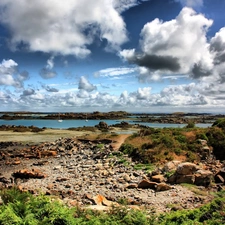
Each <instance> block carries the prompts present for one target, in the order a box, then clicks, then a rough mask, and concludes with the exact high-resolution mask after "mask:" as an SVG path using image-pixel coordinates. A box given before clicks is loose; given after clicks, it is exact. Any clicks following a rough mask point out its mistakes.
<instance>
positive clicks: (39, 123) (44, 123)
mask: <svg viewBox="0 0 225 225" xmlns="http://www.w3.org/2000/svg"><path fill="white" fill-rule="evenodd" d="M100 121H104V122H106V123H107V124H108V125H113V124H118V123H121V122H122V121H123V120H88V121H87V122H86V121H85V120H63V122H61V123H59V122H58V121H57V120H0V125H15V126H19V125H22V126H32V125H33V126H36V127H39V128H42V127H47V128H57V129H67V128H69V127H83V126H95V125H97V124H99V122H100ZM126 122H128V123H130V124H135V123H136V122H133V121H132V120H131V121H128V120H126ZM138 124H140V125H145V126H149V127H155V128H164V127H180V128H182V127H184V126H186V124H166V123H141V122H138ZM211 125H212V124H208V123H207V124H203V123H202V124H196V126H197V127H204V128H205V127H210V126H211Z"/></svg>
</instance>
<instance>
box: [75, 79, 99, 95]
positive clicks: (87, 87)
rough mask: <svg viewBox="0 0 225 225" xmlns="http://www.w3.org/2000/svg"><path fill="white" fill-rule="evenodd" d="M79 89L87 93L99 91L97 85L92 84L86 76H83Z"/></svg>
mask: <svg viewBox="0 0 225 225" xmlns="http://www.w3.org/2000/svg"><path fill="white" fill-rule="evenodd" d="M78 89H79V90H83V91H87V92H92V91H94V90H97V87H96V86H95V85H93V84H91V83H90V82H89V81H88V80H87V79H86V78H85V77H84V76H81V77H80V81H79V85H78Z"/></svg>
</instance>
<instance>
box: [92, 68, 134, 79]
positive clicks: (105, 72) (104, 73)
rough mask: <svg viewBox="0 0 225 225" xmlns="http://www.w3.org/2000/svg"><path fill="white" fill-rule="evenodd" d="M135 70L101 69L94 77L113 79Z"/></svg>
mask: <svg viewBox="0 0 225 225" xmlns="http://www.w3.org/2000/svg"><path fill="white" fill-rule="evenodd" d="M136 70H137V68H134V67H133V68H132V67H115V68H107V69H102V70H99V71H98V72H96V73H95V74H94V75H95V76H96V77H99V76H100V77H114V76H120V75H125V74H130V73H134V72H135V71H136Z"/></svg>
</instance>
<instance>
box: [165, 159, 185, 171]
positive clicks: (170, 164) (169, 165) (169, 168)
mask: <svg viewBox="0 0 225 225" xmlns="http://www.w3.org/2000/svg"><path fill="white" fill-rule="evenodd" d="M180 163H181V161H176V160H174V161H170V162H168V163H166V165H165V166H164V167H163V171H165V172H171V171H175V170H176V169H177V166H178V165H179V164H180Z"/></svg>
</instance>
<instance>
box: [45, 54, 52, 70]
mask: <svg viewBox="0 0 225 225" xmlns="http://www.w3.org/2000/svg"><path fill="white" fill-rule="evenodd" d="M53 67H54V56H51V57H50V58H49V59H48V60H47V65H46V68H47V69H49V70H51V69H53Z"/></svg>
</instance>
